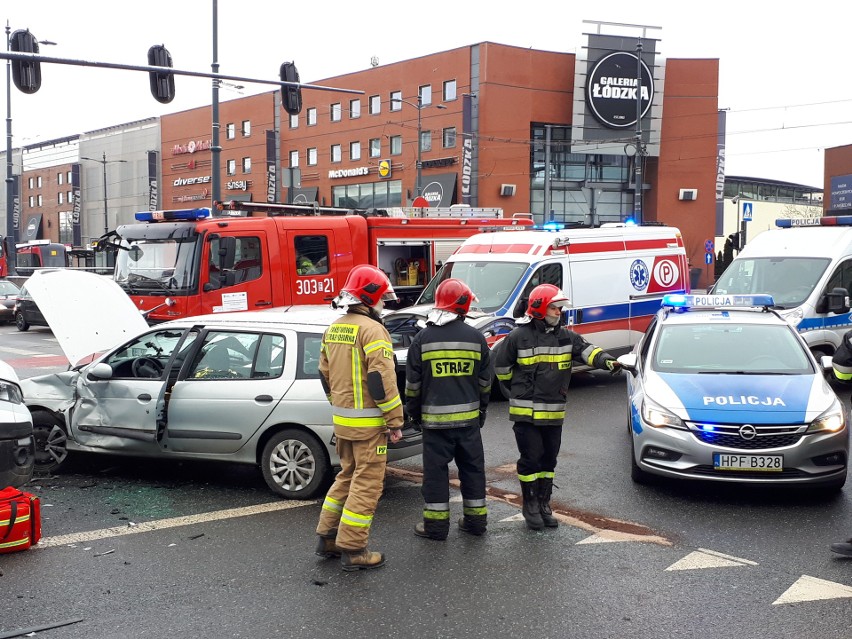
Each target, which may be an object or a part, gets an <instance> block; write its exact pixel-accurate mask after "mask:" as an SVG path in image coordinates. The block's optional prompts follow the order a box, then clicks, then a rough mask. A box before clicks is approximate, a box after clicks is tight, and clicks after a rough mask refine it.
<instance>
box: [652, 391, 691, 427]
mask: <svg viewBox="0 0 852 639" xmlns="http://www.w3.org/2000/svg"><path fill="white" fill-rule="evenodd" d="M642 421H643V422H645V423H646V424H648V426H653V427H654V428H680V429H682V430H686V425H685V424H684V423H683V420H682V419H681V418H680V417H678V416H677V415H675V414H674V413H672V412H671V411H670V410H667V409H665V408H663V407H662V406H660V405H659V404H656V403H654V402H652V401H651V400H650V399H648V398H647V397H646V398H645V399H644V400H643V401H642Z"/></svg>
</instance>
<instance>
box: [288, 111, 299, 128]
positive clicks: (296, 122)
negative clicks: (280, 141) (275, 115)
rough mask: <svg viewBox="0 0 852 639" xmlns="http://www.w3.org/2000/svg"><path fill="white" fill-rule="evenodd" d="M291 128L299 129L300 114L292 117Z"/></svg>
mask: <svg viewBox="0 0 852 639" xmlns="http://www.w3.org/2000/svg"><path fill="white" fill-rule="evenodd" d="M290 128H291V129H298V128H299V114H298V113H297V114H296V115H291V116H290Z"/></svg>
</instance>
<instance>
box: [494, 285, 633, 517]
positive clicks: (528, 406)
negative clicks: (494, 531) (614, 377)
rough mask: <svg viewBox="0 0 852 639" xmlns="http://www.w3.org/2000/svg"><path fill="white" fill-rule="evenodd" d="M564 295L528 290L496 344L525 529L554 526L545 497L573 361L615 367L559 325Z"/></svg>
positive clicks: (617, 368)
mask: <svg viewBox="0 0 852 639" xmlns="http://www.w3.org/2000/svg"><path fill="white" fill-rule="evenodd" d="M569 305H570V302H569V300H568V297H567V296H566V295H565V293H563V292H562V291H561V290H560V289H559V288H558V287H556V286H554V285H553V284H540V285H539V286H536V287H535V288H534V289H533V290H532V291H531V292H530V297H529V301H528V303H527V310H526V314H525V316H524V317H522V318H521V319H519V320H518V321H517V322H516V326H515V328H514V329H512V332H511V333H509V335H507V336H506V337H504V338H503V339H502V340H501V341H500V342H498V343H497V346H496V347H495V349H494V350H495V352H494V354H493V355H494V358H495V361H494V370H495V372H496V374H497V379H498V380H500V381H501V382H502V383H504V384H507V385H508V386H509V389H510V393H509V419H510V420H511V421H512V422H514V424H513V426H512V429H513V430H514V431H515V441H516V442H517V445H518V452H519V453H520V459H518V466H517V468H518V479H519V480H520V483H521V494H522V496H523V502H524V505H523V515H524V520H525V521H526V524H527V526H528V527H529V528H531V529H533V530H541V529H542V528H544V527H545V526H547V527H548V528H556V527H557V526H559V522H558V521H557V520H556V518H555V517H554V516H553V510H552V509H551V507H550V497H551V494H552V491H553V479H554V477H555V471H556V458H557V455H558V454H559V448H560V446H561V443H562V424H563V422H564V421H565V400H566V394H567V392H568V384H569V382H570V381H571V369H572V367H573V362H574V360H575V359H576V358H580V359H581V360H582V361H583V362H584V363H585V364H587V365H589V366H591V367H593V368H599V369H602V370H608V371H610V372H611V373H613V374H616V373H619V372H621V364H619V363H618V362H617V361H616V360H615V358H614V357H612V356H611V355H610V354H609V353H606V352H605V351H603V350H602V349H601V348H599V347H597V346H593V345H592V344H589V343H588V342H587V341H586V340H585V339H583V338H582V337H581V336H580V335H578V334H577V333H575V332H574V331H572V330H570V329H569V328H568V327H566V326H564V325H563V322H564V316H563V309H564V308H565V307H566V306H569Z"/></svg>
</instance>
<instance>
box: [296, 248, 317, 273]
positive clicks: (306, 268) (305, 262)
mask: <svg viewBox="0 0 852 639" xmlns="http://www.w3.org/2000/svg"><path fill="white" fill-rule="evenodd" d="M313 269H314V263H313V262H311V260H310V259H309V258H308V256H307V255H304V254H303V253H296V273H298V274H299V275H310V273H311V271H313Z"/></svg>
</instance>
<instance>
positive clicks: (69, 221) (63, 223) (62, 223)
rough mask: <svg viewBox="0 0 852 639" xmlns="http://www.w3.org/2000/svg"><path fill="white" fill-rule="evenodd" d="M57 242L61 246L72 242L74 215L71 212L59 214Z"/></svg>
mask: <svg viewBox="0 0 852 639" xmlns="http://www.w3.org/2000/svg"><path fill="white" fill-rule="evenodd" d="M69 202H70V200H69ZM59 242H60V243H62V244H72V243H73V242H74V214H73V213H72V212H71V211H60V212H59Z"/></svg>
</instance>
